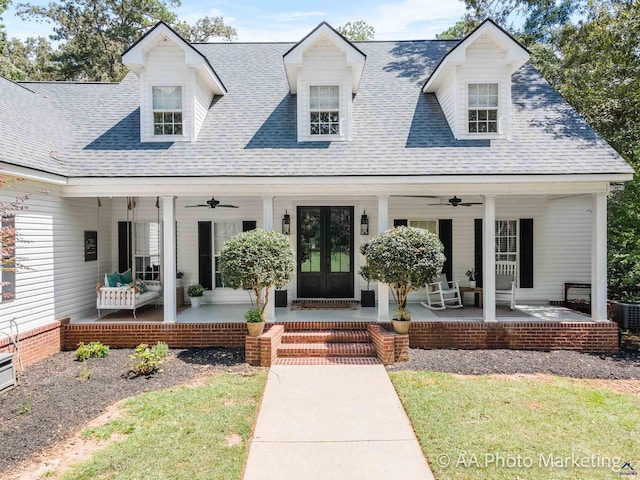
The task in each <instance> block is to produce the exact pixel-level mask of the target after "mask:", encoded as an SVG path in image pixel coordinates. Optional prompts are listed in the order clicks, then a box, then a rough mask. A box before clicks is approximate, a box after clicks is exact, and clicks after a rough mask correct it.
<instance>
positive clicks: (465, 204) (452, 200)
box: [429, 195, 482, 207]
mask: <svg viewBox="0 0 640 480" xmlns="http://www.w3.org/2000/svg"><path fill="white" fill-rule="evenodd" d="M429 205H433V206H436V207H448V206H449V205H451V206H452V207H457V206H458V205H462V206H463V207H470V206H471V205H482V202H463V201H462V200H461V199H460V198H458V197H457V196H456V195H454V196H453V197H452V198H450V199H449V203H448V204H447V203H430V204H429Z"/></svg>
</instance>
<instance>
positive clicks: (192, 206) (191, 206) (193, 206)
mask: <svg viewBox="0 0 640 480" xmlns="http://www.w3.org/2000/svg"><path fill="white" fill-rule="evenodd" d="M208 206H209V205H185V208H196V207H208Z"/></svg>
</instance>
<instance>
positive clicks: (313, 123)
mask: <svg viewBox="0 0 640 480" xmlns="http://www.w3.org/2000/svg"><path fill="white" fill-rule="evenodd" d="M309 88H310V91H309V115H310V132H311V135H339V134H340V88H339V87H338V86H312V87H309Z"/></svg>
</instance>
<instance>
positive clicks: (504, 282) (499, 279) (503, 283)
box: [496, 275, 513, 290]
mask: <svg viewBox="0 0 640 480" xmlns="http://www.w3.org/2000/svg"><path fill="white" fill-rule="evenodd" d="M512 281H513V277H512V276H511V275H496V290H511V282H512Z"/></svg>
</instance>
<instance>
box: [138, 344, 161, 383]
mask: <svg viewBox="0 0 640 480" xmlns="http://www.w3.org/2000/svg"><path fill="white" fill-rule="evenodd" d="M167 353H169V347H168V345H167V344H166V343H164V342H158V343H157V344H156V345H154V346H153V347H151V348H149V346H148V345H147V344H146V343H142V344H140V345H138V346H137V347H136V350H135V352H134V354H133V355H130V356H129V358H130V359H131V360H132V361H133V363H132V364H131V365H130V367H129V377H130V378H135V377H139V376H142V375H144V376H149V375H153V374H154V373H157V372H160V371H161V370H160V366H161V365H162V363H163V358H164V357H166V356H167Z"/></svg>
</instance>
